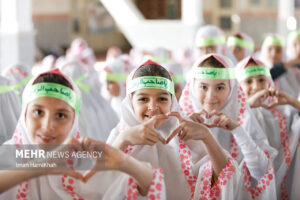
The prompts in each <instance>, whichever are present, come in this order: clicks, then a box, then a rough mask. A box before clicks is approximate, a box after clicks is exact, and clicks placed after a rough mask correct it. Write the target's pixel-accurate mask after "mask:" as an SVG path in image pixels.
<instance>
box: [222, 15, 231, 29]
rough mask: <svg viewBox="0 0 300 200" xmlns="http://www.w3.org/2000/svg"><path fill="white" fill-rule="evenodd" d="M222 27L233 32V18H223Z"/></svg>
mask: <svg viewBox="0 0 300 200" xmlns="http://www.w3.org/2000/svg"><path fill="white" fill-rule="evenodd" d="M220 26H221V28H222V29H223V30H231V18H230V17H221V18H220Z"/></svg>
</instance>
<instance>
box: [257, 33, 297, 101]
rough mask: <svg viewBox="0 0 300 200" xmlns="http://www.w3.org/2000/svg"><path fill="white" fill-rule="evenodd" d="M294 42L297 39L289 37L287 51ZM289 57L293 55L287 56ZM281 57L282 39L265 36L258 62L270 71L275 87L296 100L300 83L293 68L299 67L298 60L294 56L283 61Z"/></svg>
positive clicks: (282, 49) (295, 69) (275, 36)
mask: <svg viewBox="0 0 300 200" xmlns="http://www.w3.org/2000/svg"><path fill="white" fill-rule="evenodd" d="M296 41H297V39H296V38H295V37H294V36H291V35H290V37H289V41H288V46H289V49H290V48H291V45H292V43H293V42H296ZM291 55H293V54H290V55H289V56H291ZM283 57H284V43H283V41H282V39H281V38H280V37H279V36H277V35H269V36H267V37H266V38H265V40H264V42H263V44H262V47H261V54H260V56H259V60H261V61H262V62H263V63H265V65H266V66H267V67H268V68H269V69H270V73H271V76H272V79H273V80H274V82H275V86H276V87H277V88H278V89H280V90H283V91H285V92H287V93H288V94H290V95H292V96H293V97H296V98H297V97H298V95H299V92H300V90H299V83H300V81H299V80H298V79H299V77H300V75H299V70H298V69H297V68H296V67H294V66H295V65H300V58H298V57H297V56H294V57H293V58H290V57H289V58H288V59H289V60H287V61H285V60H284V59H283Z"/></svg>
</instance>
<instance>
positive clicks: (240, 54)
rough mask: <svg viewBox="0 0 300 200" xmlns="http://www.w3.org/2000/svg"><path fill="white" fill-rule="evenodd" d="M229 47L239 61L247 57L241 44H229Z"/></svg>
mask: <svg viewBox="0 0 300 200" xmlns="http://www.w3.org/2000/svg"><path fill="white" fill-rule="evenodd" d="M229 49H230V50H231V51H232V53H233V54H234V56H235V58H236V59H237V60H238V61H241V60H243V58H244V57H245V49H244V48H242V47H239V46H229Z"/></svg>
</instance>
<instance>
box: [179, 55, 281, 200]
mask: <svg viewBox="0 0 300 200" xmlns="http://www.w3.org/2000/svg"><path fill="white" fill-rule="evenodd" d="M232 66H233V65H232V63H231V62H230V60H229V59H227V58H226V57H224V56H222V55H219V54H209V55H206V56H203V57H201V58H200V59H199V60H197V61H196V63H195V65H194V68H193V74H194V78H193V79H192V80H191V81H190V82H188V83H187V84H186V87H185V89H184V91H183V95H182V96H181V99H180V101H179V102H180V105H181V108H182V111H183V112H184V114H185V116H188V117H190V118H191V119H192V120H194V121H198V122H201V123H204V124H206V126H208V127H212V128H211V131H212V133H213V135H214V136H215V137H216V139H217V141H218V142H219V143H220V145H221V146H222V147H223V148H224V149H226V150H227V151H229V152H230V153H231V156H232V157H233V158H235V159H236V160H237V161H238V163H239V165H240V168H241V170H243V174H244V180H245V183H244V184H245V188H243V187H242V188H241V189H240V191H239V198H240V199H247V198H249V195H250V194H251V195H252V198H258V199H262V198H264V197H268V198H269V199H272V197H275V198H276V195H275V194H274V196H272V193H274V192H275V186H274V178H273V168H272V165H271V162H270V159H269V158H268V156H267V155H269V157H270V158H271V160H272V158H274V157H275V155H276V150H274V149H273V148H271V147H270V146H269V145H268V141H267V138H266V137H265V135H264V133H263V131H262V130H261V128H260V126H259V124H258V122H257V121H256V120H255V118H254V116H253V114H252V112H251V111H250V108H249V107H248V104H247V102H246V99H245V96H244V93H243V92H242V90H241V88H240V87H239V86H238V84H237V81H236V80H235V73H234V71H233V69H232ZM265 152H266V154H267V155H266V154H265ZM267 177H270V179H269V178H268V179H267V180H268V183H266V182H265V181H266V178H267ZM251 182H252V183H253V182H258V184H257V186H256V187H255V188H252V187H251ZM273 186H274V187H273ZM245 189H246V191H245Z"/></svg>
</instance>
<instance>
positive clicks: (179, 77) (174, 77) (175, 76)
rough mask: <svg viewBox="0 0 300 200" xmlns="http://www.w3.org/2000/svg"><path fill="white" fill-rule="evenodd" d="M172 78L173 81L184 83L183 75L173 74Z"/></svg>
mask: <svg viewBox="0 0 300 200" xmlns="http://www.w3.org/2000/svg"><path fill="white" fill-rule="evenodd" d="M172 80H173V82H174V83H184V82H185V79H184V76H183V75H173V76H172Z"/></svg>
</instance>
